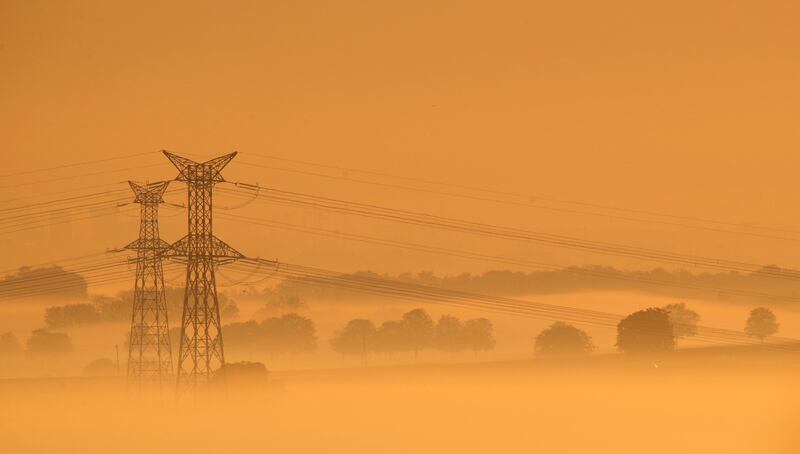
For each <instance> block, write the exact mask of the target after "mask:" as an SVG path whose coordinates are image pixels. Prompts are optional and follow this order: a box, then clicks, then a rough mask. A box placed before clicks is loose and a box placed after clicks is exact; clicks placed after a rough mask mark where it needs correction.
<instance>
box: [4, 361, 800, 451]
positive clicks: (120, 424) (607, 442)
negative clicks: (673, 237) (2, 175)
mask: <svg viewBox="0 0 800 454" xmlns="http://www.w3.org/2000/svg"><path fill="white" fill-rule="evenodd" d="M798 359H800V355H798V354H796V353H764V352H762V351H759V350H758V348H735V349H730V348H728V349H727V350H726V349H725V348H722V349H721V350H720V348H717V349H714V350H712V351H704V350H700V349H698V350H691V351H686V352H683V353H680V354H676V355H675V357H673V358H672V359H670V360H668V361H664V362H663V363H661V364H659V365H658V367H655V366H654V365H652V364H645V363H641V362H635V361H629V360H625V359H621V358H619V357H616V356H598V357H595V358H593V359H592V360H590V361H586V362H583V363H577V364H576V363H569V362H566V363H565V362H558V363H548V362H541V361H539V362H537V361H511V362H496V363H472V364H449V365H417V366H386V367H368V368H361V367H354V368H344V369H327V370H305V371H287V372H279V371H276V372H273V373H271V374H270V376H269V379H268V380H266V381H264V382H257V383H254V382H249V383H238V384H237V386H229V387H228V390H227V391H224V390H220V389H215V390H213V391H207V392H204V393H201V394H199V395H197V396H196V397H190V396H183V397H182V398H181V399H177V400H176V399H175V398H174V396H173V395H172V394H171V393H170V392H166V393H164V394H162V395H160V396H159V395H151V394H148V395H141V394H137V393H135V392H131V391H129V392H127V393H126V392H125V385H124V382H123V381H122V380H120V379H113V378H110V379H109V378H106V379H104V378H94V379H89V378H83V379H38V380H34V379H20V380H3V381H2V382H0V396H2V401H3V402H4V405H3V407H4V410H3V412H2V413H0V414H1V415H2V417H1V418H2V419H0V427H2V430H0V441H1V442H2V446H3V452H13V453H26V452H79V453H93V452H120V453H133V452H142V451H143V450H152V449H154V448H155V451H156V452H170V451H171V452H189V451H191V452H253V451H265V452H268V451H271V450H278V449H279V450H282V451H289V452H420V451H425V452H531V451H540V452H592V451H598V452H605V451H614V452H620V453H628V452H630V453H634V452H652V453H676V452H679V453H755V452H771V453H784V452H785V453H792V452H796V447H797V446H798V443H800V438H799V436H798V435H797V432H796V430H795V428H796V425H797V421H798V420H800V410H798V408H800V407H799V406H798V405H799V404H800V396H799V395H798V393H797V387H796V377H797V374H798V372H800V362H798Z"/></svg>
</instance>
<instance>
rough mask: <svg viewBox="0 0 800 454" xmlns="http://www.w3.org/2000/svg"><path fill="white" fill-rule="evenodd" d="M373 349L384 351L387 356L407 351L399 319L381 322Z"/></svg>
mask: <svg viewBox="0 0 800 454" xmlns="http://www.w3.org/2000/svg"><path fill="white" fill-rule="evenodd" d="M375 350H376V351H379V352H382V353H386V354H388V355H389V357H391V356H392V354H393V353H396V352H401V351H407V345H406V343H405V342H404V333H403V323H402V322H401V321H399V320H389V321H386V322H383V323H381V326H380V327H379V328H378V333H377V337H376V339H375Z"/></svg>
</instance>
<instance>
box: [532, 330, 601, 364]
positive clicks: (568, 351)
mask: <svg viewBox="0 0 800 454" xmlns="http://www.w3.org/2000/svg"><path fill="white" fill-rule="evenodd" d="M534 349H535V351H536V356H540V357H567V356H579V355H585V354H588V353H591V352H592V350H594V345H593V344H592V338H591V337H589V335H588V334H586V332H585V331H583V330H580V329H578V328H576V327H574V326H572V325H569V324H567V323H564V322H555V323H553V324H552V325H550V326H549V327H548V328H546V329H544V330H543V331H542V332H541V333H539V335H538V336H536V346H535V348H534Z"/></svg>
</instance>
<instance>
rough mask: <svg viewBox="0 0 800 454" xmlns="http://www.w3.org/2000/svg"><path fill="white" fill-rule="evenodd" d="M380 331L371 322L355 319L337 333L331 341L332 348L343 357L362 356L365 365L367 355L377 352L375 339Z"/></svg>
mask: <svg viewBox="0 0 800 454" xmlns="http://www.w3.org/2000/svg"><path fill="white" fill-rule="evenodd" d="M377 335H378V330H377V329H375V324H374V323H372V322H371V321H370V320H361V319H355V320H350V321H349V322H347V325H346V326H345V327H344V328H343V329H341V330H339V331H337V332H336V335H335V336H334V338H333V339H331V341H330V342H331V348H332V349H333V351H335V352H337V353H341V354H342V355H345V356H347V355H361V357H362V358H363V360H364V363H366V362H367V354H368V353H369V352H371V351H374V350H375V339H376V337H377Z"/></svg>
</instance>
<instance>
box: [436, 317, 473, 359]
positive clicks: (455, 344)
mask: <svg viewBox="0 0 800 454" xmlns="http://www.w3.org/2000/svg"><path fill="white" fill-rule="evenodd" d="M433 345H434V346H435V347H436V348H437V349H439V350H441V351H444V352H448V353H450V354H451V355H455V354H456V353H457V352H460V351H463V350H465V349H466V348H467V343H466V336H465V332H464V324H463V323H461V320H459V319H458V317H454V316H452V315H442V316H441V317H440V318H439V321H438V322H436V329H435V332H434V338H433Z"/></svg>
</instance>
